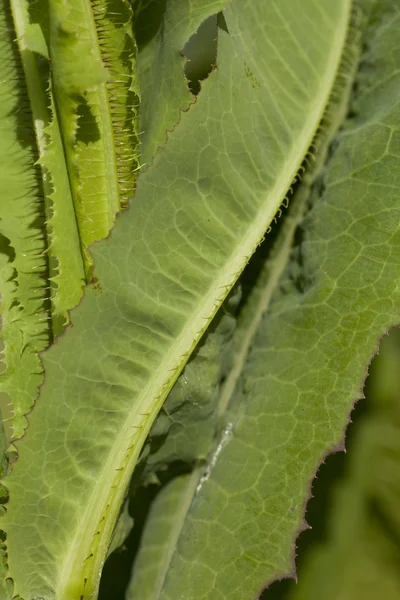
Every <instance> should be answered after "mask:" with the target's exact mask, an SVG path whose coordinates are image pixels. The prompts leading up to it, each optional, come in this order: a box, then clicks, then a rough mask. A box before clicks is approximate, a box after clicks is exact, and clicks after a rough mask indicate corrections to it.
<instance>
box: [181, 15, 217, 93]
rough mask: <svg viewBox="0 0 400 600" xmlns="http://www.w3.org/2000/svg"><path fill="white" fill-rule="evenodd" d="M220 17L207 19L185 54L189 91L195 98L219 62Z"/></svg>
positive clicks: (214, 16) (189, 42)
mask: <svg viewBox="0 0 400 600" xmlns="http://www.w3.org/2000/svg"><path fill="white" fill-rule="evenodd" d="M217 21H218V17H217V15H212V16H211V17H209V18H208V19H206V20H205V21H204V22H203V23H202V24H201V25H200V27H199V28H198V30H197V31H196V33H195V34H194V35H192V37H191V38H190V39H189V41H188V42H187V43H186V45H185V47H184V49H183V54H184V55H185V56H186V58H187V59H188V60H187V62H186V65H185V75H186V77H187V79H188V85H189V89H190V91H191V92H192V94H194V95H195V96H196V95H197V94H198V93H199V92H200V88H201V83H200V82H201V81H203V80H204V79H206V78H207V77H208V75H209V74H210V73H211V71H212V70H213V68H214V67H215V64H216V60H217V35H218V23H217Z"/></svg>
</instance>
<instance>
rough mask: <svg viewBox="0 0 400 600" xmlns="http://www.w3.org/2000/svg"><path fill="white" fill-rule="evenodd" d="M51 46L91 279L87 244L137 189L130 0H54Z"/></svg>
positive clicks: (101, 232)
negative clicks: (128, 0)
mask: <svg viewBox="0 0 400 600" xmlns="http://www.w3.org/2000/svg"><path fill="white" fill-rule="evenodd" d="M49 23H50V27H49V29H50V32H49V46H50V58H51V64H52V81H53V86H52V89H53V93H54V100H55V106H56V110H57V112H58V115H59V118H60V124H61V130H62V135H63V140H64V148H65V152H66V157H67V163H68V170H69V177H70V181H71V187H72V194H73V199H74V205H75V212H76V216H77V220H78V225H79V231H80V238H81V244H82V248H83V252H84V257H85V264H86V272H87V277H89V275H90V270H91V266H92V261H91V258H90V256H89V253H88V250H87V248H88V246H89V245H90V244H92V243H93V242H94V241H97V240H99V239H102V238H104V237H106V236H107V235H108V233H109V232H110V229H111V228H112V226H113V224H114V221H115V216H116V213H117V212H118V211H119V210H120V208H121V207H124V206H125V207H126V206H127V204H128V200H129V198H130V197H131V196H132V194H133V191H134V183H135V168H136V166H137V148H136V146H137V143H136V135H137V133H136V114H137V82H136V79H135V76H134V60H135V47H134V42H133V39H132V37H131V34H130V33H129V28H130V25H131V9H130V6H129V4H128V3H127V1H126V0H113V1H112V2H106V1H105V0H99V1H96V2H93V3H92V2H90V1H89V0H73V1H72V2H68V3H67V2H64V0H52V1H51V2H49Z"/></svg>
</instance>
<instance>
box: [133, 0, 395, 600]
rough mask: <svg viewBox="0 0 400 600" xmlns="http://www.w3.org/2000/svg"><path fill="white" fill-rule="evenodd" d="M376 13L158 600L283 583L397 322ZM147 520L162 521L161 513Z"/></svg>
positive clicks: (391, 89) (390, 178) (386, 24)
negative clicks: (318, 489) (370, 372)
mask: <svg viewBox="0 0 400 600" xmlns="http://www.w3.org/2000/svg"><path fill="white" fill-rule="evenodd" d="M384 8H385V10H384V11H380V10H379V11H376V12H374V13H373V16H372V20H371V26H370V28H369V30H368V48H367V49H366V51H365V53H364V55H363V57H362V61H361V66H360V72H359V74H358V76H357V86H356V92H355V95H354V98H353V101H352V107H351V113H350V116H349V118H348V119H347V120H346V122H345V123H344V124H343V125H344V128H343V131H342V133H341V134H340V135H339V136H338V138H337V140H335V144H334V145H333V147H332V151H333V150H334V152H333V154H332V156H331V157H330V159H329V161H328V163H327V165H326V167H325V168H324V170H323V177H322V180H321V181H320V182H319V185H318V188H317V190H318V194H317V198H315V192H314V197H313V202H312V208H311V210H310V212H309V213H308V215H307V216H306V217H305V219H304V221H303V222H302V225H301V227H300V228H299V230H298V234H297V240H298V243H297V247H296V249H295V251H294V252H293V255H292V258H291V261H290V262H289V264H288V266H287V269H286V271H285V273H284V275H283V277H282V279H281V281H280V284H279V287H278V288H277V290H276V291H275V293H274V295H273V298H272V302H271V304H270V307H269V310H268V311H267V313H266V314H265V316H264V318H263V320H262V324H261V325H260V328H259V330H258V332H257V335H256V337H255V340H254V343H253V345H252V348H251V350H250V353H249V356H248V360H247V363H246V364H245V367H244V369H243V373H242V375H241V378H240V380H239V387H238V391H237V396H236V399H235V411H234V413H233V422H232V423H231V424H230V427H229V428H228V429H227V430H226V435H224V436H223V438H221V439H220V444H219V446H218V448H217V452H216V453H215V454H214V455H213V456H212V458H211V460H210V463H209V465H208V469H207V470H206V471H205V473H204V476H203V478H202V479H200V485H199V486H198V487H197V489H196V493H194V494H193V496H194V499H193V501H192V503H191V504H189V508H188V512H187V515H186V516H185V518H184V519H183V526H182V528H181V532H180V535H179V536H178V537H177V536H176V535H175V539H174V542H173V546H172V545H171V546H170V547H169V555H168V560H169V568H168V570H167V571H166V572H164V574H163V577H164V581H163V585H162V587H161V588H160V589H161V591H160V592H158V593H157V595H156V596H155V597H157V598H160V599H161V598H162V599H163V600H167V599H168V600H172V599H176V598H179V597H180V596H182V595H185V596H188V597H190V598H192V599H193V600H194V599H197V598H199V599H200V598H207V597H212V598H213V599H214V598H215V599H217V600H220V599H221V600H222V599H225V598H229V599H236V598H237V599H238V600H239V599H241V598H243V597H256V595H257V594H258V593H260V591H261V589H262V588H263V586H265V584H266V583H267V582H268V581H271V580H273V579H275V578H277V577H281V576H284V575H287V574H290V573H292V572H293V558H294V542H295V538H296V536H297V534H298V531H299V529H301V527H302V523H303V516H304V504H305V500H306V499H307V497H308V495H309V488H310V482H311V480H312V478H313V476H314V474H315V471H316V469H317V467H318V465H319V463H320V462H321V461H322V459H323V457H324V455H325V454H326V453H327V452H329V451H332V450H333V449H335V448H339V447H341V445H342V443H343V432H344V429H345V426H346V424H347V422H348V418H349V413H350V411H351V409H352V406H353V404H354V402H355V401H356V400H357V399H358V398H359V397H360V396H361V394H362V386H363V383H364V380H365V375H366V367H367V365H368V363H369V361H370V360H371V357H372V355H373V353H374V352H375V349H376V345H377V341H378V340H379V338H380V337H381V336H382V335H383V333H384V332H385V331H387V330H388V329H389V328H390V327H392V326H393V325H395V324H398V322H399V305H400V292H399V289H398V285H397V282H398V278H399V275H400V226H399V222H400V221H399V217H400V208H399V205H398V189H399V186H400V180H399V170H398V168H397V166H398V155H399V153H400V136H399V134H398V132H399V127H400V109H399V103H398V97H399V91H400V78H399V75H398V72H399V59H398V56H397V54H396V53H393V52H392V50H391V49H393V47H395V46H396V36H397V30H398V19H399V16H398V15H399V12H398V6H397V3H395V4H393V3H387V4H385V6H384ZM389 439H394V438H393V435H392V434H391V435H390V436H388V438H387V441H388V440H389ZM387 466H388V465H386V467H387ZM169 489H170V490H171V493H173V491H172V488H169ZM192 493H193V489H192ZM387 501H388V497H387V498H386V502H387ZM154 510H155V511H157V514H158V517H157V518H160V514H159V513H160V512H161V510H162V509H161V508H160V505H157V506H156V507H155V509H154ZM152 527H153V524H152V521H151V520H150V522H149V528H150V529H151V528H152ZM152 535H153V539H152V544H153V547H154V546H156V543H157V542H156V541H155V539H154V536H157V534H156V533H155V532H154V529H153V530H152ZM160 535H161V532H160ZM146 551H147V545H146V542H145V544H144V552H146ZM140 559H141V558H140V555H139V560H140ZM142 565H143V563H142ZM139 568H140V567H139ZM138 575H139V577H141V574H140V572H139V574H138ZM142 583H143V582H142ZM136 584H137V581H136V582H135V581H134V583H133V585H134V586H135V585H136ZM146 585H148V582H146ZM133 589H135V588H133ZM141 589H143V590H146V588H141ZM147 590H148V588H147ZM136 592H137V588H136ZM146 594H147V595H146ZM144 597H147V598H153V597H154V596H152V595H151V592H148V591H145V592H144ZM306 597H308V596H306Z"/></svg>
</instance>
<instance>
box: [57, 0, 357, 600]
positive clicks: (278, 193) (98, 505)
mask: <svg viewBox="0 0 400 600" xmlns="http://www.w3.org/2000/svg"><path fill="white" fill-rule="evenodd" d="M350 8H351V2H350V0H346V1H345V3H344V7H343V17H342V18H343V22H342V24H341V27H339V26H338V29H337V35H336V38H335V40H334V42H335V43H334V45H332V51H331V55H330V59H329V62H328V64H327V68H326V73H325V77H324V78H323V79H322V81H321V86H320V90H319V93H318V94H317V99H316V101H315V103H314V105H313V106H311V107H310V109H309V116H308V119H307V121H306V123H305V125H304V127H303V131H302V135H300V136H299V140H300V141H299V142H298V143H297V145H296V148H293V150H292V152H291V154H290V156H289V157H288V160H287V161H286V163H284V164H283V165H282V169H281V171H280V175H279V177H277V180H276V183H275V185H274V187H273V188H272V190H270V191H269V193H268V197H269V198H272V199H275V201H274V202H273V204H272V203H268V202H267V200H268V197H267V198H266V200H265V202H264V204H263V206H262V208H261V210H260V211H259V214H258V215H257V217H256V218H255V219H254V223H253V225H252V226H250V227H249V230H248V231H247V233H246V235H244V236H243V239H242V241H241V242H240V244H239V246H238V248H237V249H236V251H235V253H234V254H233V255H232V257H231V259H230V260H229V261H228V263H227V264H226V265H225V268H224V269H223V271H222V272H221V274H220V276H219V278H218V279H217V281H215V284H214V285H213V287H212V288H210V290H209V291H208V293H207V294H206V296H205V298H204V301H203V303H202V305H201V306H200V307H199V308H198V310H197V311H196V313H195V314H194V315H193V319H191V320H190V322H189V325H188V327H187V328H186V329H184V331H183V332H182V334H181V335H180V336H179V337H178V338H177V340H176V342H175V344H173V345H172V347H170V349H169V350H168V349H166V350H167V351H166V353H165V359H164V361H163V362H162V363H161V365H160V368H159V369H158V370H157V371H156V374H155V376H154V378H153V379H152V380H151V381H150V382H149V384H148V386H147V387H146V388H145V390H144V391H143V394H142V400H141V402H140V404H136V406H135V407H134V408H133V409H132V412H131V413H130V414H129V415H128V418H127V420H126V424H125V427H124V429H123V430H122V431H121V434H120V436H119V437H118V440H117V441H116V443H115V445H114V448H113V449H112V451H111V452H110V455H109V458H108V460H107V463H106V464H105V466H104V469H103V472H102V474H101V475H100V477H99V479H98V482H97V485H96V486H95V487H94V489H93V492H92V495H91V498H90V500H89V501H88V503H87V505H86V510H85V512H84V513H83V515H82V518H81V519H80V521H79V523H78V524H77V526H76V527H77V533H76V536H75V538H74V541H73V542H72V543H71V544H70V548H69V551H68V552H67V553H66V555H65V559H64V568H63V569H62V571H61V572H60V577H59V586H58V592H59V593H58V594H57V598H58V599H59V600H71V598H70V597H69V596H68V584H69V582H72V581H76V580H77V577H76V574H80V577H81V581H82V593H83V594H84V600H87V598H93V599H94V598H96V593H97V589H98V584H99V578H100V571H101V567H102V564H103V562H104V559H105V556H106V553H107V548H108V544H109V540H110V537H111V534H112V531H113V528H114V524H115V521H116V519H117V516H118V512H119V508H120V506H121V504H122V500H123V497H124V495H125V491H126V487H127V484H128V482H129V479H130V476H131V473H132V471H133V468H134V466H135V464H136V460H137V457H138V455H139V452H140V450H141V447H142V445H143V443H144V441H145V439H146V437H147V434H148V432H149V430H150V428H151V425H152V423H153V421H154V419H155V417H156V416H157V414H158V412H159V410H160V408H161V406H162V404H163V402H164V400H165V398H166V396H167V394H168V393H169V391H170V389H171V388H172V386H173V384H174V383H175V381H176V379H177V378H178V376H179V374H180V371H181V370H182V368H183V367H184V365H185V362H186V361H183V362H182V357H186V358H187V357H188V356H189V355H190V353H191V352H192V351H193V350H194V348H195V347H196V345H197V343H198V341H199V339H200V338H201V336H202V335H203V333H204V331H205V329H206V328H207V326H208V324H209V323H210V321H211V320H212V318H213V317H214V315H215V313H216V312H217V310H218V308H219V306H220V304H221V303H222V302H223V300H224V299H225V297H226V296H227V294H228V292H229V290H230V288H231V287H232V285H233V284H234V283H235V281H236V280H237V278H238V277H239V275H240V273H241V272H242V270H243V268H244V266H245V265H246V264H247V261H248V259H249V257H250V256H251V255H252V254H253V252H254V251H255V249H256V248H257V246H258V244H259V243H260V241H261V239H262V238H263V236H264V234H265V231H266V229H267V227H268V225H269V224H270V223H271V221H272V219H273V217H274V216H275V214H276V212H277V210H278V208H279V206H280V204H281V201H282V199H283V198H284V197H285V194H286V192H287V190H288V188H289V187H290V185H291V183H292V181H293V180H294V178H295V176H296V174H297V172H298V169H299V166H300V164H301V161H302V160H303V157H304V156H305V155H306V153H307V150H308V149H309V147H310V145H311V142H312V140H313V138H314V135H315V133H316V131H317V129H318V126H319V123H320V121H321V119H322V116H323V114H324V111H325V108H326V105H327V102H328V100H329V97H330V94H331V91H332V88H333V84H334V81H335V78H336V74H337V70H338V67H339V64H340V57H341V55H342V50H343V47H344V43H345V39H346V33H347V27H348V24H349V20H350ZM301 140H302V143H301ZM300 144H301V148H299V145H300ZM219 291H221V294H219ZM178 357H179V358H178ZM171 372H172V373H174V375H173V376H172V377H166V376H165V374H166V373H171ZM154 399H156V401H154ZM143 415H146V416H145V417H144V416H143ZM135 426H137V427H138V429H137V431H138V434H137V439H136V441H135V443H134V444H133V446H132V450H131V453H130V454H129V455H128V459H127V460H126V458H125V457H126V456H127V452H128V448H129V447H130V446H131V445H132V437H133V436H132V428H133V427H135ZM124 459H125V460H124ZM116 465H118V466H121V465H123V470H122V471H118V472H117V475H115V473H116V471H115V469H116ZM113 474H114V478H113V477H112V475H113ZM107 489H108V490H109V493H108V494H107V495H106V496H105V495H104V494H103V490H107ZM99 499H100V501H99ZM107 507H108V508H107ZM105 514H107V518H106V519H105V526H104V528H103V530H102V535H100V536H96V540H99V541H98V542H97V541H96V543H94V542H93V539H94V534H95V532H96V531H97V530H98V529H99V522H100V520H101V518H102V515H105ZM99 538H100V539H99ZM77 540H79V541H80V542H81V543H80V544H78V545H76V541H77ZM76 546H77V547H76ZM92 549H96V552H95V553H94V557H93V561H94V564H93V562H92V561H91V560H86V559H87V558H88V556H89V555H90V554H91V551H92ZM89 565H91V568H90V567H89ZM84 578H87V585H86V590H87V593H84V587H83V580H84ZM89 594H90V595H89Z"/></svg>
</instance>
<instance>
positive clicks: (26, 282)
mask: <svg viewBox="0 0 400 600" xmlns="http://www.w3.org/2000/svg"><path fill="white" fill-rule="evenodd" d="M14 40H15V31H14V29H13V26H12V21H11V10H10V6H9V4H8V2H1V4H0V70H1V74H0V81H1V89H0V92H1V99H0V140H1V143H0V180H1V193H2V200H1V206H0V289H1V316H2V332H1V337H2V340H3V342H4V353H3V354H4V356H3V357H2V361H3V362H4V364H5V367H6V368H5V371H4V372H3V373H1V374H0V391H1V392H6V393H7V395H8V396H9V397H10V399H12V413H13V415H12V435H13V437H20V436H21V435H22V434H23V432H24V428H25V426H26V419H25V417H24V415H25V414H26V413H27V412H28V411H29V410H30V409H31V407H32V404H33V400H34V398H35V397H36V395H37V388H38V386H39V385H40V383H41V381H42V368H41V365H40V361H39V358H38V356H37V353H38V352H40V351H41V350H43V349H44V348H45V347H46V346H47V344H48V341H49V321H50V314H49V310H48V308H49V307H48V297H49V291H48V284H47V275H48V263H47V258H46V254H45V249H46V239H45V233H44V219H45V215H44V204H43V190H42V186H41V180H40V173H39V169H38V168H37V167H35V166H34V165H35V163H36V160H37V155H36V148H35V133H34V127H33V120H32V113H31V111H30V107H29V101H28V93H27V89H26V87H25V85H24V79H23V75H22V72H21V71H22V65H21V61H20V57H19V56H18V51H17V47H16V44H15V42H14Z"/></svg>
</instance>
